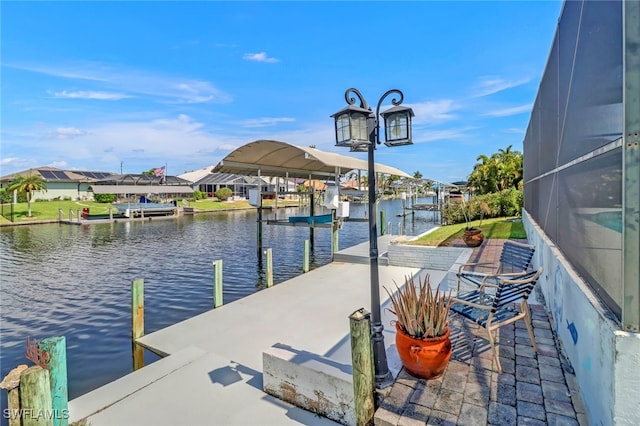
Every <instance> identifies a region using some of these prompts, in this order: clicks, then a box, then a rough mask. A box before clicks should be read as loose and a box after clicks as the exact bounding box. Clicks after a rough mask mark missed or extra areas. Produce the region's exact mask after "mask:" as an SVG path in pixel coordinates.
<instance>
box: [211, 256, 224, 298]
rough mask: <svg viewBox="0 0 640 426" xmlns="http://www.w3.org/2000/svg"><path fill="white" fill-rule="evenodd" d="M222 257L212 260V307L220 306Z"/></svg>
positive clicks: (221, 296)
mask: <svg viewBox="0 0 640 426" xmlns="http://www.w3.org/2000/svg"><path fill="white" fill-rule="evenodd" d="M223 303H224V301H223V293H222V259H219V260H214V261H213V307H214V308H217V307H218V306H222V304H223Z"/></svg>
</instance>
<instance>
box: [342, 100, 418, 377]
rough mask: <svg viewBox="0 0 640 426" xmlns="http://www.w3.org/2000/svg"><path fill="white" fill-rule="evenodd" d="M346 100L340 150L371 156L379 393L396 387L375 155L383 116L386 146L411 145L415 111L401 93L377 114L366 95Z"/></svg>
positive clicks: (371, 244) (372, 262)
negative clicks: (383, 290)
mask: <svg viewBox="0 0 640 426" xmlns="http://www.w3.org/2000/svg"><path fill="white" fill-rule="evenodd" d="M350 92H352V93H353V94H355V95H356V96H357V97H358V99H359V101H360V106H355V105H354V104H355V102H356V100H355V99H354V98H350V97H349V93H350ZM392 93H394V94H397V95H398V96H399V97H400V99H399V100H396V99H395V98H393V99H392V100H391V103H392V104H393V105H394V106H393V107H392V108H390V109H389V110H387V111H385V112H383V113H382V114H380V105H382V101H384V99H385V98H386V97H387V96H389V95H390V94H392ZM344 98H345V100H346V101H347V104H348V106H347V107H346V108H344V109H343V110H341V111H339V112H337V113H335V114H333V115H332V116H331V117H333V118H334V119H335V126H336V146H342V147H349V148H350V149H351V151H354V152H364V151H367V152H368V153H369V155H368V167H369V170H368V184H369V264H370V268H371V311H372V312H371V317H372V321H371V339H372V341H373V356H374V365H375V382H376V387H377V388H378V389H383V388H385V387H387V386H390V385H391V384H392V383H393V377H392V376H391V372H390V371H389V366H388V364H387V354H386V352H385V347H384V336H383V335H382V330H383V329H384V327H383V325H382V318H381V314H380V281H379V277H378V229H377V226H376V174H375V162H374V157H373V152H374V150H375V149H376V145H379V144H380V134H379V132H380V115H382V117H383V118H384V128H385V143H384V144H385V145H387V146H401V145H411V144H412V143H413V142H412V141H411V118H412V117H413V116H414V114H413V110H412V109H411V108H408V107H403V106H400V104H401V103H402V101H403V99H404V95H403V94H402V92H401V91H399V90H397V89H392V90H389V91H387V92H386V93H385V94H384V95H382V97H381V98H380V100H379V101H378V105H377V106H376V112H375V114H374V113H373V112H372V111H371V108H370V107H369V105H367V101H366V100H365V99H364V98H363V97H362V94H361V93H360V92H359V91H358V90H357V89H354V88H350V89H348V90H347V91H346V92H345V94H344Z"/></svg>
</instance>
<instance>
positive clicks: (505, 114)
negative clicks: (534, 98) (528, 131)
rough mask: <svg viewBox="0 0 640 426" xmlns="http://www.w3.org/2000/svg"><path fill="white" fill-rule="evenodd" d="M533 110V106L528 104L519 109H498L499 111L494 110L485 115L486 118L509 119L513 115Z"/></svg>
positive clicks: (518, 107)
mask: <svg viewBox="0 0 640 426" xmlns="http://www.w3.org/2000/svg"><path fill="white" fill-rule="evenodd" d="M531 109H532V105H531V104H526V105H520V106H517V107H511V108H503V109H498V110H494V111H489V112H486V113H484V114H483V115H484V116H486V117H508V116H511V115H517V114H522V113H525V112H531Z"/></svg>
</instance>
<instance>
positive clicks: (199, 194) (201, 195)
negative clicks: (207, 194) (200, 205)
mask: <svg viewBox="0 0 640 426" xmlns="http://www.w3.org/2000/svg"><path fill="white" fill-rule="evenodd" d="M203 198H204V193H203V192H202V191H200V190H199V189H196V190H195V191H193V199H194V200H202V199H203Z"/></svg>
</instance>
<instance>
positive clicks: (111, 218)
mask: <svg viewBox="0 0 640 426" xmlns="http://www.w3.org/2000/svg"><path fill="white" fill-rule="evenodd" d="M109 220H113V210H112V209H111V207H109Z"/></svg>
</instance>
